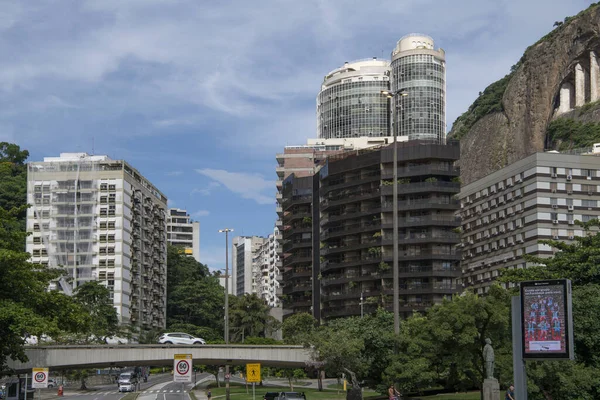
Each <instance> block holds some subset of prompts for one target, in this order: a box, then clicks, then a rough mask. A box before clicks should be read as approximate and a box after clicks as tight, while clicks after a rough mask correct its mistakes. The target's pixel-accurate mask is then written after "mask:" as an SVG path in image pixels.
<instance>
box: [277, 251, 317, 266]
mask: <svg viewBox="0 0 600 400" xmlns="http://www.w3.org/2000/svg"><path fill="white" fill-rule="evenodd" d="M284 262H285V266H286V267H290V266H292V265H295V264H303V263H311V262H312V253H295V254H292V255H291V256H289V257H286V258H285V259H284ZM280 267H281V265H280Z"/></svg>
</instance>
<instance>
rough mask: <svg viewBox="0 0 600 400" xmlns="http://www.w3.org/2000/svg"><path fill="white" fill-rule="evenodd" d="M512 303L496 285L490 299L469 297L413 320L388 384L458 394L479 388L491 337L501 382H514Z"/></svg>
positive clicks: (405, 326)
mask: <svg viewBox="0 0 600 400" xmlns="http://www.w3.org/2000/svg"><path fill="white" fill-rule="evenodd" d="M509 303H510V301H509V296H508V293H507V292H506V291H505V290H504V289H501V288H500V287H499V286H494V287H492V289H491V290H490V291H489V293H488V295H487V296H486V297H479V296H477V295H475V294H473V293H471V292H465V293H463V294H462V295H460V296H455V297H453V298H452V300H445V301H444V302H443V303H442V304H440V305H437V306H434V307H432V308H431V309H430V310H429V311H428V312H427V313H426V314H425V315H419V314H415V315H413V316H412V317H410V318H408V319H407V320H406V321H404V323H403V324H402V326H401V332H400V337H399V340H398V346H399V351H398V355H397V356H395V357H394V358H393V361H392V362H391V363H390V364H389V366H388V367H387V368H386V369H385V374H384V380H385V381H387V382H388V383H392V382H396V383H397V384H398V385H399V387H401V388H402V390H403V391H407V392H410V391H417V392H418V391H422V390H423V389H426V388H428V387H430V386H432V385H441V386H443V387H446V388H448V389H452V390H455V391H465V390H466V389H470V388H472V387H474V386H475V387H480V385H481V383H482V382H483V376H484V371H483V355H482V350H483V346H484V345H485V339H486V338H490V339H491V340H492V342H493V343H494V348H495V349H496V350H495V351H496V359H497V364H498V368H497V373H498V375H499V377H500V382H501V383H502V382H504V383H508V382H510V379H511V374H512V371H511V370H510V363H511V360H512V359H511V358H510V353H511V343H510V331H509V314H510V313H509ZM501 366H504V368H500V367H501ZM402 390H401V391H402Z"/></svg>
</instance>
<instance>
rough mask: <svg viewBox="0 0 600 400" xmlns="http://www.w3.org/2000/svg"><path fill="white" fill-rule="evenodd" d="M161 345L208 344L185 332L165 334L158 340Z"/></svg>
mask: <svg viewBox="0 0 600 400" xmlns="http://www.w3.org/2000/svg"><path fill="white" fill-rule="evenodd" d="M158 343H160V344H184V345H186V344H206V342H205V341H204V339H202V338H199V337H195V336H192V335H188V334H187V333H183V332H174V333H163V334H162V335H160V337H159V338H158Z"/></svg>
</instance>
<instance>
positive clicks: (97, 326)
mask: <svg viewBox="0 0 600 400" xmlns="http://www.w3.org/2000/svg"><path fill="white" fill-rule="evenodd" d="M73 298H74V299H75V301H76V302H77V303H79V304H80V305H81V306H82V308H83V309H85V310H87V312H88V313H89V316H90V322H89V332H88V333H89V334H88V333H86V337H85V339H84V340H85V341H86V342H87V341H89V340H91V341H98V342H100V343H103V342H104V343H105V342H106V338H107V337H112V336H114V335H116V334H117V332H118V331H119V317H118V315H117V310H116V309H115V307H114V305H113V301H112V300H111V298H110V290H109V289H108V288H107V287H106V286H103V285H102V284H100V283H99V282H97V281H91V282H86V283H84V284H83V285H81V286H79V287H78V288H77V289H76V290H75V292H74V294H73Z"/></svg>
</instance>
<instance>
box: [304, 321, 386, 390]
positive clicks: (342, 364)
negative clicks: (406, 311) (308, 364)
mask: <svg viewBox="0 0 600 400" xmlns="http://www.w3.org/2000/svg"><path fill="white" fill-rule="evenodd" d="M393 323H394V318H393V315H392V314H391V313H389V312H387V311H384V310H381V309H380V310H378V311H377V312H376V313H375V314H371V315H365V317H364V318H358V317H352V318H341V319H336V320H333V321H331V322H330V323H329V324H328V325H326V326H321V327H319V328H318V329H317V330H316V331H315V332H314V334H313V335H312V336H311V338H310V340H309V344H310V345H313V346H314V347H315V350H317V352H315V354H314V356H313V357H314V361H315V362H317V363H324V369H325V371H326V372H327V373H328V374H329V376H340V374H341V373H343V372H345V370H344V368H347V369H349V370H351V371H353V372H355V373H356V375H357V378H358V379H359V380H365V382H366V384H367V385H368V386H372V387H375V386H376V385H377V384H378V383H379V382H380V381H381V373H382V371H383V370H384V369H385V368H386V366H387V365H388V364H389V362H390V360H391V357H392V354H393V351H394V333H393V331H394V329H393Z"/></svg>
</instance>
